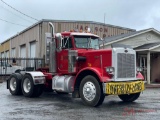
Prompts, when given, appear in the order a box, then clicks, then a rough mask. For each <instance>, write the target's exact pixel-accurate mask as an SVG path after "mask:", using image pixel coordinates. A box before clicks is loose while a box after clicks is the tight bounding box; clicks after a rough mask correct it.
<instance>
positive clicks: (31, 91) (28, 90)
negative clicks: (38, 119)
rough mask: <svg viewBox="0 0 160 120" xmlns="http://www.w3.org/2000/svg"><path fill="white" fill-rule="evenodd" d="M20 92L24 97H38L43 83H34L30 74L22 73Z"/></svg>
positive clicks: (41, 91)
mask: <svg viewBox="0 0 160 120" xmlns="http://www.w3.org/2000/svg"><path fill="white" fill-rule="evenodd" d="M21 87H22V93H23V95H24V96H25V97H39V96H40V95H41V94H42V93H43V88H44V85H34V83H33V79H32V77H31V76H30V75H28V74H26V75H24V78H23V80H22V84H21Z"/></svg>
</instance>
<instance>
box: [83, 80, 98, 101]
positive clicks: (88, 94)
mask: <svg viewBox="0 0 160 120" xmlns="http://www.w3.org/2000/svg"><path fill="white" fill-rule="evenodd" d="M83 95H84V98H85V99H86V100H88V101H92V100H93V99H94V98H95V96H96V87H95V85H94V84H93V83H92V82H86V83H85V84H84V86H83Z"/></svg>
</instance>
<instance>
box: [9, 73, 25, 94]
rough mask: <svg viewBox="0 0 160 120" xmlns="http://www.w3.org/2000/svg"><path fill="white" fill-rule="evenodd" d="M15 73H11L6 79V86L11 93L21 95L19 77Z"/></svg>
mask: <svg viewBox="0 0 160 120" xmlns="http://www.w3.org/2000/svg"><path fill="white" fill-rule="evenodd" d="M20 78H21V77H20V75H19V77H18V76H17V75H16V74H12V75H11V76H10V78H9V80H8V88H9V91H10V93H11V94H12V95H22V89H21V79H20Z"/></svg>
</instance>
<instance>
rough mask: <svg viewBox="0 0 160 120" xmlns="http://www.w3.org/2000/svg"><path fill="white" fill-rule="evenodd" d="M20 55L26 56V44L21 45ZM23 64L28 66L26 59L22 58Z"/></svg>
mask: <svg viewBox="0 0 160 120" xmlns="http://www.w3.org/2000/svg"><path fill="white" fill-rule="evenodd" d="M20 57H21V58H26V45H22V46H21V47H20ZM21 66H22V67H26V60H21Z"/></svg>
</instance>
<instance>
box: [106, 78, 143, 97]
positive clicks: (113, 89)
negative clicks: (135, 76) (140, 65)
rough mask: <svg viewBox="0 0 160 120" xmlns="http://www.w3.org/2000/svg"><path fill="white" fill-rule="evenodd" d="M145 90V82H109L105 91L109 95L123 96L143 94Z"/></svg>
mask: <svg viewBox="0 0 160 120" xmlns="http://www.w3.org/2000/svg"><path fill="white" fill-rule="evenodd" d="M144 89H145V85H144V81H140V80H139V81H124V82H107V83H104V85H103V91H104V93H105V94H107V95H122V94H133V93H138V92H142V91H143V90H144Z"/></svg>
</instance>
